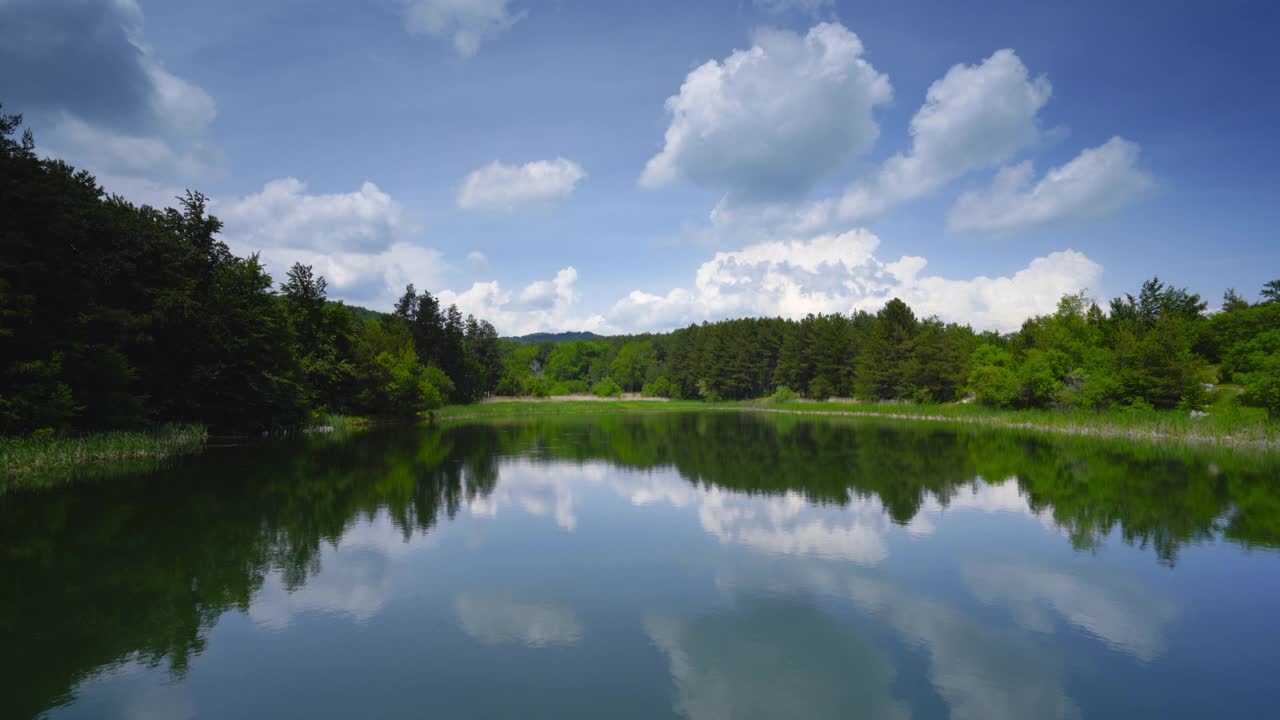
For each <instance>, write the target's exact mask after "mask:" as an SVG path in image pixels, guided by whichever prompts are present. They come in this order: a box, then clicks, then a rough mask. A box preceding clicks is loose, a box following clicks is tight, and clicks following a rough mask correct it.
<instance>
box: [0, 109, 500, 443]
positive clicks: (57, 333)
mask: <svg viewBox="0 0 1280 720" xmlns="http://www.w3.org/2000/svg"><path fill="white" fill-rule="evenodd" d="M20 123H21V116H17V115H3V114H0V435H23V434H29V433H52V432H85V431H94V430H104V429H129V428H146V427H151V426H155V425H158V424H163V423H175V422H188V423H201V424H205V425H207V426H208V427H209V428H210V429H212V430H215V431H245V430H263V429H273V428H287V427H293V426H299V425H302V424H305V423H308V422H312V421H313V420H314V419H315V418H316V417H318V416H319V415H320V414H322V413H351V414H359V415H378V416H406V415H414V414H416V413H418V412H421V411H423V410H427V409H430V408H433V407H438V406H440V405H442V404H445V403H465V402H470V401H472V400H474V399H476V398H478V397H481V396H483V395H485V394H488V393H489V392H491V391H492V389H493V387H494V385H495V384H496V382H497V378H498V373H499V370H500V368H501V363H500V360H499V356H498V335H497V332H496V331H495V330H494V328H493V326H492V325H490V324H489V323H488V322H485V321H484V320H478V319H476V318H474V317H466V318H464V317H463V316H462V314H461V313H460V312H459V311H458V309H457V308H456V307H449V308H442V307H440V304H439V302H438V301H436V300H435V298H433V297H432V296H431V295H430V294H428V293H422V294H419V293H417V292H415V291H414V290H413V287H412V286H410V287H409V288H408V290H407V291H406V293H405V295H404V297H403V298H401V300H400V302H399V303H398V304H397V306H396V312H395V313H394V314H391V315H384V314H381V313H370V312H369V311H366V310H363V309H361V308H348V307H346V306H344V305H343V304H342V303H340V302H332V301H330V300H329V299H328V298H327V292H326V283H325V279H324V278H323V277H317V276H316V275H314V274H313V273H312V270H311V268H310V267H307V266H304V265H294V266H293V268H292V269H290V270H289V272H288V277H287V278H285V280H284V282H282V283H280V285H279V287H278V288H277V287H276V285H275V283H274V281H273V279H272V278H271V276H270V275H268V274H267V272H266V270H265V269H264V268H263V266H262V264H261V263H260V262H259V260H258V257H257V256H256V255H251V256H249V257H247V258H242V257H237V256H236V255H234V254H233V253H231V252H230V250H229V249H228V247H227V245H226V244H225V243H223V242H222V241H221V240H219V239H218V233H219V231H220V230H221V227H222V226H221V223H220V222H219V221H218V220H217V218H215V217H212V216H211V215H209V214H208V213H207V212H206V200H205V198H204V196H202V195H200V194H198V193H191V192H188V193H187V195H186V196H185V197H183V198H181V199H180V203H179V205H180V207H179V208H178V209H174V208H168V209H164V210H159V209H156V208H152V207H149V206H142V207H137V206H135V205H133V204H131V203H129V202H128V201H126V200H124V199H123V198H121V197H118V196H109V195H107V194H106V193H105V192H104V191H103V189H102V188H101V187H99V186H98V184H97V181H96V180H95V179H94V177H93V176H92V175H90V174H89V173H88V172H85V171H77V170H76V169H75V168H73V167H71V166H69V165H67V164H66V163H65V162H63V161H61V160H57V159H41V158H39V157H37V155H36V153H35V141H34V139H33V138H32V136H31V133H30V131H27V132H24V133H23V134H22V136H21V137H20V138H18V137H16V135H17V130H18V128H19V126H20Z"/></svg>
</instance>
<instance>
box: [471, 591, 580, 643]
mask: <svg viewBox="0 0 1280 720" xmlns="http://www.w3.org/2000/svg"><path fill="white" fill-rule="evenodd" d="M453 607H454V610H455V611H456V612H457V614H458V622H459V623H460V624H461V625H462V629H463V630H464V631H466V633H467V634H468V635H470V636H471V637H473V638H475V639H476V640H479V641H481V642H483V643H486V644H489V645H499V644H502V643H521V644H524V645H528V646H529V647H546V646H548V645H572V644H573V643H575V642H577V641H578V638H580V637H582V624H581V623H579V622H578V618H577V617H576V616H575V615H574V613H573V610H571V609H570V608H569V607H568V606H567V605H565V604H563V603H558V602H552V601H536V600H520V599H516V598H514V597H512V596H511V595H509V594H505V593H490V594H480V593H459V594H458V596H457V597H456V598H454V601H453Z"/></svg>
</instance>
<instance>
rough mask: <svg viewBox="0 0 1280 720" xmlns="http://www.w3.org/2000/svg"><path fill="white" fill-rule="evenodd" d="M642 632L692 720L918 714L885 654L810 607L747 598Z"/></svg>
mask: <svg viewBox="0 0 1280 720" xmlns="http://www.w3.org/2000/svg"><path fill="white" fill-rule="evenodd" d="M645 630H646V631H647V632H648V634H649V637H650V638H651V639H652V640H653V642H654V644H656V645H657V646H658V647H659V648H661V649H662V651H663V652H664V653H666V655H667V657H668V658H669V660H670V663H671V676H672V678H673V680H674V681H675V686H676V700H675V709H676V711H677V712H679V713H680V714H681V715H683V716H684V717H687V718H689V719H690V720H728V719H729V718H846V717H850V716H851V714H853V713H857V715H858V716H861V717H869V718H886V719H888V720H894V719H897V718H901V719H902V720H905V719H906V718H909V717H911V713H910V712H909V711H908V709H907V707H906V706H905V705H904V704H902V703H901V702H900V701H898V700H896V699H894V697H893V695H892V693H891V691H890V683H891V682H892V680H893V676H894V669H893V665H892V664H891V663H890V662H889V661H888V659H887V658H886V657H885V656H884V655H883V654H882V653H880V652H879V651H878V650H876V648H875V647H874V646H873V645H872V644H871V643H870V642H867V641H866V640H864V639H862V638H860V637H858V636H857V635H855V634H853V633H851V632H849V630H848V629H847V628H846V627H845V626H844V625H842V624H841V623H840V622H838V621H836V620H835V619H833V618H831V617H829V616H827V615H825V614H824V613H822V612H821V611H820V610H819V609H817V608H816V607H814V606H812V605H807V604H802V603H794V602H781V601H777V600H772V601H766V600H760V599H754V598H745V597H744V598H739V599H737V601H736V604H735V606H734V607H733V608H732V609H730V610H726V611H721V612H717V613H714V614H709V615H706V616H702V617H691V618H687V619H677V618H671V617H663V616H651V617H649V618H648V619H646V620H645Z"/></svg>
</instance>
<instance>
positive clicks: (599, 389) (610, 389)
mask: <svg viewBox="0 0 1280 720" xmlns="http://www.w3.org/2000/svg"><path fill="white" fill-rule="evenodd" d="M591 392H593V393H595V394H596V395H598V396H599V397H621V395H622V386H621V385H619V384H618V383H616V382H614V381H613V378H611V377H606V378H604V379H602V380H601V381H600V382H598V383H596V386H595V387H593V388H591Z"/></svg>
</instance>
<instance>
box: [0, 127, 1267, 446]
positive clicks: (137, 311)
mask: <svg viewBox="0 0 1280 720" xmlns="http://www.w3.org/2000/svg"><path fill="white" fill-rule="evenodd" d="M20 124H21V116H18V115H3V114H0V243H2V244H3V245H2V249H0V339H3V343H2V344H0V435H24V434H30V433H51V432H59V433H65V432H86V431H94V430H102V429H119V428H138V427H150V426H155V425H158V424H162V423H171V422H198V423H204V424H207V425H208V426H209V427H210V428H213V429H215V430H262V429H271V428H285V427H291V426H298V425H301V424H305V423H307V422H313V421H314V419H315V418H317V417H319V416H321V415H323V414H326V413H340V414H355V415H366V416H404V417H412V416H416V415H418V414H419V413H421V412H423V411H426V410H430V409H432V408H436V407H439V406H441V405H445V404H459V403H468V402H473V401H476V400H478V399H481V398H483V397H486V396H490V395H524V396H535V397H546V396H552V395H567V394H579V393H594V394H596V395H601V396H618V395H621V394H623V393H624V392H639V393H642V394H644V395H647V396H656V397H669V398H684V399H704V400H708V401H717V400H742V399H754V398H762V397H773V398H777V399H784V400H785V399H791V398H793V397H807V398H813V399H826V398H831V397H842V398H858V399H861V400H866V401H906V402H918V403H947V402H973V403H977V404H981V405H985V406H990V407H998V408H1097V409H1105V408H1133V409H1150V408H1166V409H1167V408H1180V409H1182V410H1185V411H1192V410H1199V409H1201V408H1203V407H1205V406H1206V404H1207V403H1208V402H1209V401H1210V399H1211V395H1216V396H1218V397H1216V398H1214V399H1221V395H1222V393H1223V392H1224V391H1225V392H1226V393H1227V399H1228V400H1229V401H1230V402H1233V403H1241V404H1245V405H1251V406H1255V407H1260V408H1265V409H1266V411H1267V412H1268V414H1269V415H1270V416H1271V417H1272V418H1276V417H1280V280H1274V281H1271V282H1269V283H1267V284H1266V286H1264V287H1263V288H1262V289H1261V293H1260V294H1259V296H1258V297H1257V298H1256V299H1254V300H1252V301H1250V300H1247V299H1245V298H1243V297H1241V296H1240V295H1239V294H1237V293H1236V292H1235V291H1234V290H1232V291H1228V292H1227V293H1226V296H1225V297H1224V298H1223V301H1222V305H1221V308H1220V309H1217V310H1216V311H1214V312H1209V311H1208V303H1207V302H1205V301H1204V300H1203V299H1202V298H1201V297H1200V296H1199V295H1197V294H1195V293H1192V292H1190V291H1189V290H1187V289H1185V288H1179V287H1174V286H1170V285H1167V284H1165V283H1163V282H1161V281H1160V280H1159V279H1158V278H1153V279H1152V280H1150V281H1148V282H1146V283H1144V284H1143V286H1142V287H1141V289H1140V290H1139V292H1138V295H1137V296H1136V297H1135V296H1134V295H1131V294H1124V295H1122V296H1120V297H1117V298H1115V299H1113V300H1111V302H1110V303H1109V305H1108V306H1107V307H1105V308H1103V307H1100V306H1099V305H1098V304H1096V303H1094V302H1092V301H1091V300H1090V299H1089V298H1088V297H1087V296H1086V295H1085V294H1083V293H1082V294H1080V295H1071V296H1067V297H1064V298H1062V300H1061V302H1060V303H1059V305H1058V308H1057V311H1056V312H1054V313H1052V314H1049V315H1043V316H1038V317H1032V318H1029V319H1028V320H1026V322H1025V323H1024V324H1023V325H1022V327H1021V328H1020V329H1018V330H1017V331H1016V332H1013V333H1009V334H1003V335H1002V334H998V333H994V332H976V331H974V330H973V329H972V328H970V327H968V326H966V325H959V324H955V323H945V322H942V321H941V320H939V319H937V318H934V317H923V318H922V317H918V316H917V315H916V314H915V313H914V312H913V311H912V310H911V308H910V307H908V306H907V305H906V303H904V302H902V301H901V300H898V299H894V300H892V301H890V302H889V303H887V304H886V305H885V306H884V307H883V308H882V309H880V310H879V311H878V312H876V313H874V314H872V313H867V312H855V313H853V314H850V315H843V314H833V315H816V316H815V315H811V316H809V317H806V318H803V319H801V320H790V319H783V318H745V319H737V320H726V321H721V322H714V323H703V324H701V325H694V326H690V327H687V328H683V329H679V330H675V331H673V332H670V333H661V334H645V335H630V336H615V337H607V338H599V339H572V340H568V341H557V340H560V339H561V337H566V336H560V337H556V336H548V337H550V338H552V339H547V340H543V341H533V342H529V341H516V340H503V339H500V338H499V337H498V334H497V331H496V330H495V329H494V327H493V326H492V325H491V324H490V323H488V322H487V321H485V320H483V319H477V318H475V317H471V316H467V317H463V315H462V313H461V312H460V311H459V310H458V308H457V307H454V306H450V307H448V308H442V307H441V305H440V302H439V301H438V300H437V299H436V298H435V297H434V296H432V295H431V294H430V293H429V292H418V291H417V290H416V289H415V288H414V286H413V285H410V286H409V287H408V288H406V290H405V292H404V294H403V296H402V297H401V298H400V300H399V301H398V302H397V303H396V305H395V308H394V311H393V312H391V313H378V312H372V311H369V310H366V309H364V308H356V307H347V306H346V305H344V304H343V303H341V302H334V301H331V300H329V299H328V297H327V289H326V282H325V279H324V278H323V277H320V276H317V275H315V274H314V273H313V270H312V268H310V267H308V266H305V265H301V264H295V265H294V266H293V267H292V268H291V269H290V270H289V272H288V274H287V277H286V278H285V279H284V281H283V282H281V283H280V284H279V285H278V287H277V285H276V283H275V281H274V280H273V279H272V278H271V277H270V275H269V274H268V273H267V272H266V270H265V269H264V267H263V266H262V264H261V263H260V262H259V259H258V257H257V256H256V255H251V256H249V257H247V258H242V257H237V256H236V255H234V254H233V253H232V252H231V251H230V250H229V248H228V247H227V245H226V244H225V243H224V242H222V241H221V240H219V239H218V234H219V232H220V230H221V227H222V226H221V223H220V222H219V221H218V220H217V218H215V217H213V216H211V215H210V214H208V212H207V211H206V199H205V197H204V196H202V195H200V194H199V193H194V192H188V193H187V194H186V196H185V197H183V198H180V199H179V203H178V204H179V207H178V208H176V209H175V208H167V209H163V210H161V209H156V208H152V207H150V206H141V207H138V206H135V205H133V204H131V203H130V202H128V201H127V200H125V199H123V198H121V197H119V196H112V195H108V194H107V193H106V192H105V191H104V190H103V189H102V188H101V187H100V186H99V185H98V184H97V181H96V180H95V178H94V177H93V176H92V175H90V174H89V173H88V172H85V171H77V170H76V169H75V168H73V167H71V166H69V165H68V164H66V163H65V162H63V161H61V160H58V159H42V158H39V157H38V156H37V155H36V152H35V142H34V139H33V138H32V136H31V134H30V132H29V131H27V132H24V133H23V134H22V135H21V136H20V137H18V128H19V127H20ZM567 337H583V336H581V335H572V334H570V335H567ZM535 340H536V338H535ZM1220 386H1221V387H1220Z"/></svg>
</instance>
